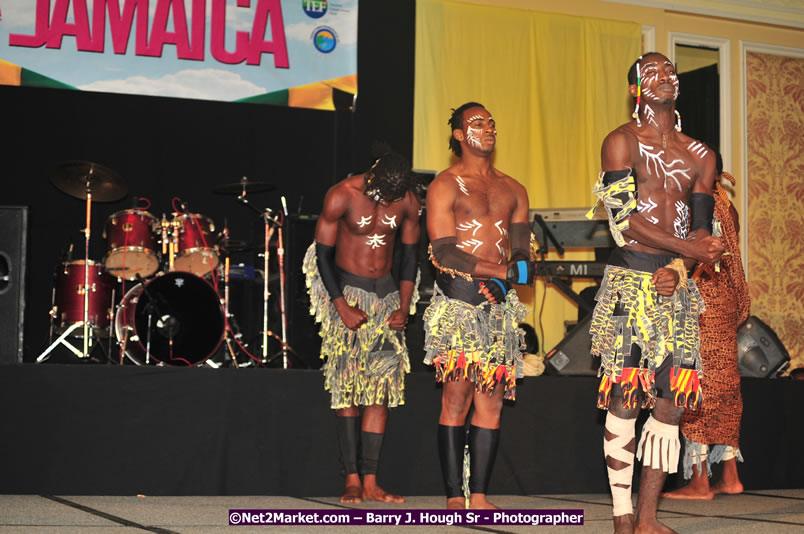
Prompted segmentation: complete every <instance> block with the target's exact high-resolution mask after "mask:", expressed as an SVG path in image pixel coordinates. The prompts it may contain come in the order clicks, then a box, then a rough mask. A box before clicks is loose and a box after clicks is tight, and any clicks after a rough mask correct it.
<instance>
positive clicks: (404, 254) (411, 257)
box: [399, 243, 419, 282]
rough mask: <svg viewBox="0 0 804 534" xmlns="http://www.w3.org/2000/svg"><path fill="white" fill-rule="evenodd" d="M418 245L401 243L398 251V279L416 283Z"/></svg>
mask: <svg viewBox="0 0 804 534" xmlns="http://www.w3.org/2000/svg"><path fill="white" fill-rule="evenodd" d="M418 249H419V246H418V245H406V244H405V243H402V247H401V249H400V251H399V279H400V280H408V281H410V282H416V271H417V270H418V268H419V261H418V260H419V258H418V254H417V253H418Z"/></svg>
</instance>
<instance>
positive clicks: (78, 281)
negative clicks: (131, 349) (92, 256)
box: [54, 260, 115, 337]
mask: <svg viewBox="0 0 804 534" xmlns="http://www.w3.org/2000/svg"><path fill="white" fill-rule="evenodd" d="M84 265H85V262H84V260H78V261H72V262H65V263H62V264H61V266H60V267H59V270H58V272H57V273H56V292H55V295H54V305H55V308H56V309H55V312H56V316H55V317H56V326H57V329H58V330H60V331H62V332H63V331H64V330H66V329H67V327H68V326H70V325H71V324H74V323H78V322H81V321H83V320H84V271H85V268H84ZM114 286H115V279H114V277H113V276H111V275H110V274H109V273H107V272H106V271H104V269H103V266H102V265H101V264H99V263H98V262H95V261H92V260H89V300H88V305H87V310H88V311H89V323H90V325H91V326H93V327H96V328H107V327H108V326H109V323H110V321H111V309H112V294H113V292H114ZM72 335H74V336H79V337H80V336H83V330H82V329H80V328H79V329H76V330H74V331H73V334H72Z"/></svg>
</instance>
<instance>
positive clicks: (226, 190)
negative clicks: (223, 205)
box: [212, 179, 276, 195]
mask: <svg viewBox="0 0 804 534" xmlns="http://www.w3.org/2000/svg"><path fill="white" fill-rule="evenodd" d="M274 189H276V186H275V185H274V184H271V183H268V182H248V181H246V180H245V179H244V180H241V181H239V182H234V183H231V184H224V185H219V186H218V187H216V188H215V189H213V190H212V192H213V193H215V194H218V195H240V194H242V193H243V191H244V190H245V192H246V193H264V192H267V191H273V190H274Z"/></svg>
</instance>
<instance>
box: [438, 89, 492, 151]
mask: <svg viewBox="0 0 804 534" xmlns="http://www.w3.org/2000/svg"><path fill="white" fill-rule="evenodd" d="M469 108H483V109H486V106H484V105H483V104H478V103H477V102H467V103H466V104H464V105H462V106H461V107H459V108H458V109H454V108H453V109H451V110H450V111H452V115H450V117H449V120H448V121H447V124H449V148H450V150H452V152H453V153H454V154H455V155H456V156H458V157H459V158H460V157H461V155H462V154H463V149H462V148H461V144H460V143H459V142H458V140H457V139H455V136H454V135H452V132H454V131H455V130H463V112H464V111H466V110H467V109H469Z"/></svg>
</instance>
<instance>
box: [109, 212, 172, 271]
mask: <svg viewBox="0 0 804 534" xmlns="http://www.w3.org/2000/svg"><path fill="white" fill-rule="evenodd" d="M158 227H159V221H158V220H157V219H156V217H154V216H153V215H151V214H150V213H148V212H147V211H142V210H137V209H131V210H124V211H119V212H117V213H115V214H113V215H112V216H110V217H109V219H108V220H107V221H106V228H105V229H104V231H103V237H104V238H105V239H106V250H107V252H106V257H105V258H104V259H103V263H104V265H105V266H106V270H107V271H108V272H109V273H111V274H112V275H113V276H117V277H118V278H125V279H126V280H134V279H136V278H137V275H140V276H141V277H143V278H146V277H148V276H151V275H152V274H154V273H155V272H156V271H158V270H159V258H160V254H159V248H158V246H157V242H156V233H155V232H156V229H157V228H158Z"/></svg>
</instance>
